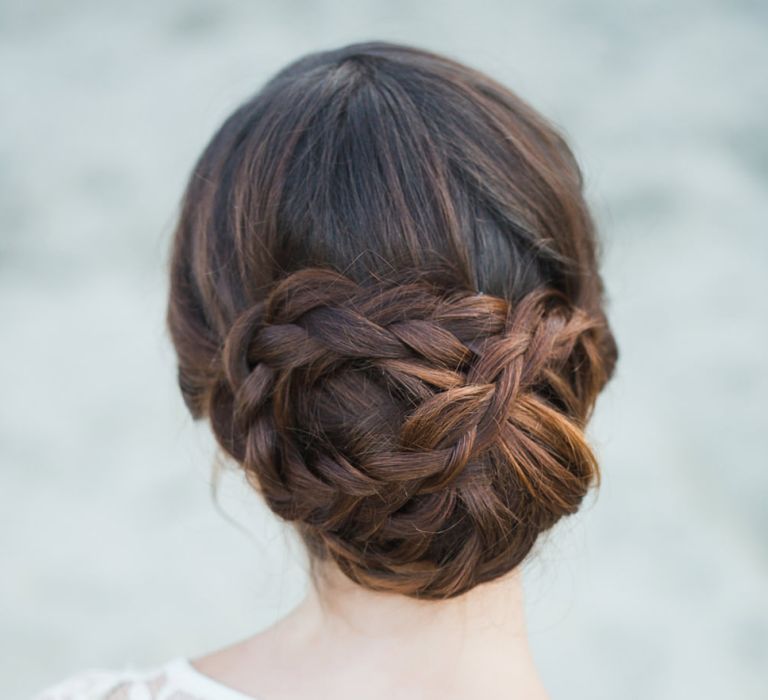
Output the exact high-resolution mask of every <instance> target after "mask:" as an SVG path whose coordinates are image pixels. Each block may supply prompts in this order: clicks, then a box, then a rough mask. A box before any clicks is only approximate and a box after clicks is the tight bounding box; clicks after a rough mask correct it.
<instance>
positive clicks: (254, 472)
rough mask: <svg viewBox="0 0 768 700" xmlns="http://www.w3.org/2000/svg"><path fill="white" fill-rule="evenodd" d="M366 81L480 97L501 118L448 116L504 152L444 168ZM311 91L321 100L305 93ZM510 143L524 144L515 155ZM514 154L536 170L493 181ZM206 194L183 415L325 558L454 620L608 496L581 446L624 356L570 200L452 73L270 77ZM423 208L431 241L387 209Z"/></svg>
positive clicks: (326, 66)
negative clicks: (435, 602) (469, 596)
mask: <svg viewBox="0 0 768 700" xmlns="http://www.w3.org/2000/svg"><path fill="white" fill-rule="evenodd" d="M382 66H383V67H382ZM377 68H378V69H380V70H381V71H382V74H383V75H384V76H385V78H386V80H387V81H389V83H391V82H392V80H393V78H392V76H393V75H397V73H396V71H395V68H397V69H398V70H402V71H405V72H406V73H408V71H410V73H408V75H409V76H410V78H411V79H413V76H414V75H417V76H418V75H423V74H424V73H425V72H426V73H429V76H430V78H431V80H432V81H433V83H434V82H435V81H438V78H441V79H442V80H443V82H445V81H446V78H445V75H444V74H445V72H446V71H448V70H450V71H453V73H452V77H451V82H450V83H448V84H447V93H451V92H452V91H455V90H456V85H459V86H462V87H464V88H466V89H469V88H468V87H467V86H469V87H472V89H473V90H475V92H476V94H477V95H481V96H483V97H484V99H485V101H486V103H487V104H485V107H484V108H485V112H482V111H481V113H480V114H479V115H477V114H475V113H474V112H472V111H471V110H475V109H476V107H475V106H472V107H471V109H470V108H469V107H467V106H465V105H462V106H461V109H460V110H459V114H456V115H453V116H454V117H455V119H456V121H462V122H463V129H464V139H465V141H467V143H465V144H464V146H465V147H467V148H468V147H469V146H473V147H475V149H477V147H478V144H480V145H483V146H487V147H488V148H489V149H490V148H491V147H492V146H494V145H495V146H496V147H497V148H498V149H500V153H490V154H489V152H487V151H482V152H481V153H477V154H475V157H476V158H477V159H478V161H477V162H467V161H466V159H465V160H463V161H459V160H457V158H458V156H456V157H455V158H453V159H452V157H451V156H450V155H446V153H447V152H449V151H450V146H451V144H450V143H449V141H448V139H447V138H445V134H442V135H441V134H440V133H439V131H438V133H437V134H432V133H431V130H434V129H437V127H433V126H432V125H431V124H430V125H427V124H426V122H424V121H423V116H424V112H425V110H426V111H428V110H427V108H426V107H422V108H420V109H415V108H413V105H412V100H411V102H408V101H406V100H405V99H403V100H402V101H401V102H400V103H399V104H400V105H401V109H402V111H401V112H397V111H396V110H394V108H393V107H392V105H391V101H392V99H393V98H392V92H391V91H392V89H393V88H391V86H390V87H389V88H388V89H389V92H387V95H388V97H387V99H386V100H384V102H383V103H380V102H379V101H377V100H372V99H371V95H372V94H378V93H376V92H375V90H374V88H375V86H376V81H375V75H376V73H375V69H377ZM430 71H431V72H430ZM307 75H309V76H310V77H311V78H312V85H313V86H314V87H313V88H312V89H314V90H315V91H316V94H315V96H314V98H315V102H313V101H312V100H310V101H309V103H304V102H302V99H305V98H306V96H305V95H304V93H302V92H301V91H300V90H299V89H298V88H299V86H303V88H305V90H309V89H310V88H309V87H307V86H308V83H306V84H305V83H304V82H302V80H303V79H304V78H306V76H307ZM323 78H325V80H326V83H327V84H326V83H324V82H323ZM385 78H382V80H384V79H385ZM345 81H346V82H345ZM389 83H388V84H389ZM438 83H439V81H438ZM398 84H399V83H398ZM402 84H403V85H405V86H410V87H412V85H411V83H410V82H409V81H407V80H403V81H402ZM478 84H479V85H480V87H482V88H483V89H482V90H481V89H480V88H479V87H478ZM318 85H319V86H318ZM339 86H342V87H339ZM431 87H432V89H433V91H434V84H432V85H431ZM403 89H405V88H403ZM334 90H335V91H336V92H334ZM345 90H346V92H345ZM501 91H503V92H501ZM340 92H341V94H342V96H343V100H342V98H341V97H340V96H339V93H340ZM287 93H289V94H290V96H291V99H292V100H294V101H295V104H292V111H291V110H290V109H288V108H287V107H286V105H285V104H283V102H282V101H281V100H285V99H288V98H287V97H286V94H287ZM447 93H446V94H447ZM489 95H490V97H489ZM363 96H366V99H367V100H368V101H367V102H365V101H364V100H363ZM356 97H357V98H358V99H359V101H358V102H357V103H355V102H354V100H355V99H356ZM379 97H381V96H380V95H379ZM410 97H411V98H413V95H410ZM445 99H446V100H448V98H447V97H446V98H445ZM340 100H341V102H342V103H343V105H344V108H343V109H342V107H341V106H340V105H339V104H337V103H338V102H339V101H340ZM305 102H306V99H305ZM353 104H357V106H358V108H361V107H360V105H361V104H365V105H367V109H371V108H372V107H375V108H376V111H375V116H376V117H380V116H381V114H382V110H383V111H384V112H387V110H389V112H387V113H389V114H390V115H394V116H393V117H392V118H393V120H394V121H395V122H398V123H399V120H402V121H404V122H408V127H409V129H408V131H409V133H410V132H412V131H413V130H414V129H416V130H418V129H421V130H423V132H424V133H423V134H422V136H423V137H424V139H426V138H427V136H431V137H432V140H431V141H430V142H429V147H427V145H425V144H426V143H427V142H426V141H424V142H422V141H420V140H418V139H417V141H415V142H414V143H419V144H420V146H421V148H420V150H418V151H417V152H415V153H414V152H413V151H412V149H411V150H410V151H408V150H400V149H399V148H398V149H396V150H395V151H393V150H392V148H387V146H388V145H389V146H391V145H392V144H391V143H390V142H386V143H385V142H383V141H380V136H377V135H375V134H373V133H372V132H370V133H369V132H368V131H367V129H368V128H369V127H367V126H364V124H365V122H364V121H362V120H359V119H357V118H356V115H357V113H356V112H355V110H354V109H353V108H352V105H353ZM452 104H453V103H451V102H450V101H448V102H447V105H444V107H445V109H443V111H442V113H441V119H442V122H441V123H442V124H443V126H442V128H443V129H444V130H445V131H446V133H447V131H450V128H449V127H451V126H452V124H451V116H452V114H451V109H450V107H451V106H452ZM500 104H501V105H503V108H502V107H500V106H499V105H500ZM481 106H482V105H481ZM414 109H415V111H414ZM468 109H469V110H470V113H469V115H468V114H467V113H465V112H466V110H468ZM454 111H455V110H454ZM286 114H287V115H289V116H285V115H286ZM342 114H343V115H345V116H344V117H343V118H342V117H341V116H339V115H342ZM294 115H296V116H295V117H294ZM334 115H336V118H338V119H339V120H340V121H339V122H338V123H337V122H335V121H334ZM359 116H360V115H357V117H359ZM470 116H471V117H472V118H473V119H474V121H473V120H472V119H469V117H470ZM460 117H464V118H463V120H462V119H460ZM502 117H504V118H505V119H506V120H507V121H508V122H510V123H511V124H510V125H504V124H502V122H501V121H500V120H501V119H502ZM301 118H304V119H306V120H307V121H306V122H305V123H304V125H303V126H302V127H300V128H298V127H297V126H296V124H295V121H296V119H299V121H300V119H301ZM420 120H422V121H420ZM283 122H285V123H284V124H283ZM281 124H282V125H283V126H285V131H284V132H282V131H280V125H281ZM446 124H447V126H446ZM261 125H263V126H261ZM334 125H335V127H334ZM521 125H522V126H521ZM380 126H381V125H380ZM332 127H334V128H332ZM384 127H386V124H385V125H384V126H381V128H382V129H384ZM396 127H397V124H395V125H394V126H391V130H392V132H393V133H394V134H395V137H396V138H395V137H391V139H390V141H392V142H397V144H399V145H402V144H401V141H402V140H403V139H406V137H407V134H406V133H405V132H404V131H402V129H400V130H398V128H396ZM502 127H503V129H507V130H508V131H509V130H511V129H513V127H514V128H515V129H517V130H516V131H514V133H515V134H516V135H517V136H516V140H514V142H513V144H512V145H511V146H510V145H509V144H510V139H507V140H506V141H504V140H500V139H499V137H498V133H497V132H498V131H499V129H500V128H502ZM523 127H524V128H523ZM313 129H316V130H317V131H313ZM334 129H335V130H334ZM473 129H474V131H475V132H476V133H474V134H473ZM361 130H362V131H361ZM384 130H386V129H384ZM456 133H458V132H456ZM296 134H303V135H304V136H307V140H306V142H305V141H301V140H298V141H297V140H296V138H297V136H296ZM361 134H362V135H367V137H369V138H370V139H372V144H373V145H371V144H366V143H365V142H364V140H361V139H362V135H361ZM492 134H496V135H495V136H494V137H493V141H492V142H491V143H486V142H487V141H488V139H490V138H491V135H492ZM531 134H533V136H531ZM309 137H313V138H309ZM526 138H528V141H526V140H525V139H526ZM249 141H251V142H252V144H253V148H254V149H255V151H253V152H250V151H249V150H248V148H247V147H246V144H247V143H248V142H249ZM469 142H471V143H469ZM376 144H378V150H377V148H375V146H376ZM281 145H282V147H283V151H282V152H281V153H282V155H281V156H280V158H282V160H281V159H278V161H277V162H275V159H276V158H277V156H276V155H275V154H276V153H277V152H278V150H279V149H278V146H281ZM355 149H358V150H357V151H356V150H355ZM359 149H362V151H360V150H359ZM503 149H508V150H509V149H511V151H512V152H511V155H510V154H509V153H508V154H507V156H506V157H508V158H509V159H510V162H515V163H518V166H519V164H520V163H521V162H522V163H524V164H525V168H523V169H522V171H521V170H520V167H518V170H517V171H510V172H509V173H508V174H503V172H502V171H500V170H499V169H498V168H497V167H495V165H494V161H493V159H494V158H496V159H498V158H501V159H502V160H503V159H504V151H503ZM369 151H371V152H369ZM363 152H365V154H367V156H368V157H367V158H363V157H362V153H363ZM393 154H396V155H397V159H395V157H394V155H393ZM486 156H487V157H488V158H487V160H483V159H484V158H486ZM371 159H373V160H371ZM338 163H345V167H344V168H341V169H340V168H339V167H338V165H337V164H338ZM297 164H300V166H301V167H300V168H298V166H297ZM372 165H375V167H373V169H372ZM535 165H536V166H538V170H534V169H533V168H534V166H535ZM459 166H462V167H463V171H462V170H461V168H460V167H459ZM356 168H357V169H356ZM557 168H560V169H559V170H558V169H557ZM479 171H484V172H485V173H486V175H487V176H488V177H487V178H486V179H487V180H488V182H490V185H493V178H496V179H499V178H503V177H506V178H508V180H509V181H508V182H507V183H506V186H507V193H506V194H499V193H497V195H496V196H497V197H506V198H507V200H508V201H507V200H505V201H503V202H502V201H495V202H494V201H493V199H492V197H491V193H489V192H488V191H486V192H485V193H484V194H483V192H482V191H481V190H480V189H478V188H477V187H474V188H473V187H470V186H469V185H468V184H467V183H468V182H469V181H470V180H471V177H474V178H475V180H478V179H479V177H478V175H479V174H482V172H479ZM408 172H410V173H411V174H412V175H413V177H411V178H405V177H404V176H403V173H408ZM461 172H463V173H464V175H461ZM515 172H517V173H518V174H517V175H516V174H515ZM457 173H458V175H457ZM519 173H522V174H519ZM246 174H247V176H246ZM416 174H418V175H419V177H416ZM196 175H198V176H199V177H193V179H192V181H191V183H190V187H189V188H188V191H187V196H186V198H185V204H184V209H183V211H182V217H181V219H180V223H179V227H178V229H177V234H176V241H175V247H174V254H173V258H172V278H171V297H170V305H169V316H168V318H169V325H170V329H171V333H172V337H173V339H174V343H175V346H176V349H177V352H178V356H179V383H180V386H181V389H182V393H183V395H184V398H185V400H186V403H187V405H188V406H189V408H190V410H191V412H192V414H193V415H194V416H196V417H203V416H207V417H209V418H210V421H211V425H212V427H213V431H214V433H215V435H216V438H217V440H218V441H219V443H220V444H221V446H222V447H223V448H224V449H225V450H226V451H227V453H228V454H229V455H231V457H232V458H234V459H235V460H236V461H237V462H238V463H239V464H241V465H242V467H243V468H244V469H245V471H246V474H247V475H248V477H249V479H251V480H252V482H253V483H254V485H256V486H257V487H258V489H259V490H260V492H261V493H262V494H263V496H264V498H265V500H266V502H267V504H268V505H269V507H270V508H271V509H272V510H273V511H274V512H275V513H276V514H277V515H279V516H280V517H282V518H284V519H285V520H287V521H290V522H293V523H295V524H296V526H297V528H298V530H299V532H300V533H301V535H302V537H303V539H304V540H305V542H306V543H307V545H308V548H309V551H310V553H311V555H312V556H313V557H315V558H317V559H331V560H333V561H334V562H335V563H336V565H337V566H338V567H339V568H340V569H341V571H342V572H344V573H345V574H346V575H347V576H348V577H349V578H350V579H352V580H353V581H355V582H357V583H359V584H361V585H363V586H366V587H368V588H371V589H374V590H383V591H392V592H398V593H401V594H405V595H409V596H415V597H421V598H448V597H452V596H456V595H459V594H461V593H463V592H465V591H467V590H469V589H471V588H472V587H474V586H476V585H477V584H479V583H482V582H484V581H489V580H492V579H494V578H497V577H499V576H501V575H503V574H505V573H507V572H509V571H510V570H512V569H513V568H515V567H516V566H517V565H518V564H519V563H520V562H521V561H522V560H523V559H524V558H525V556H526V555H527V554H528V552H529V551H530V550H531V548H532V546H533V544H534V543H535V541H536V539H537V537H538V535H539V534H540V533H541V532H542V531H544V530H546V529H547V528H549V527H551V526H552V525H553V524H554V523H555V522H557V520H558V519H559V518H560V517H562V516H564V515H567V514H570V513H573V512H575V511H576V510H577V508H578V506H579V504H580V502H581V501H582V499H583V497H584V495H585V493H586V492H587V490H588V489H589V487H590V486H591V485H592V484H593V483H594V482H595V481H596V480H597V477H598V465H597V462H596V459H595V456H594V454H593V453H592V450H591V449H590V447H589V445H588V444H587V442H586V440H585V437H584V428H585V426H586V423H587V421H588V419H589V416H590V414H591V412H592V409H593V406H594V402H595V399H596V397H597V395H598V394H599V392H600V391H601V389H602V388H603V386H604V385H605V384H606V382H607V381H608V380H609V378H610V376H611V374H612V372H613V368H614V364H615V362H616V358H617V350H616V345H615V341H614V339H613V336H612V334H611V331H610V328H609V326H608V323H607V320H606V317H605V314H604V312H603V308H602V285H601V281H600V279H599V275H598V274H597V269H596V260H595V251H594V240H593V237H592V229H591V220H590V218H589V215H588V212H587V211H586V207H585V205H584V203H583V199H582V198H581V195H580V184H581V176H580V174H579V173H578V168H577V166H576V165H575V162H574V161H573V159H572V156H571V155H570V151H568V150H567V147H566V146H565V145H564V142H563V141H562V140H561V139H560V138H559V136H558V135H557V133H556V132H555V131H554V130H552V129H551V128H550V127H548V126H546V125H545V124H544V123H543V122H542V121H541V118H540V117H538V115H536V113H535V112H533V111H532V110H530V108H529V107H527V105H525V104H524V103H522V102H520V101H518V99H517V98H515V97H514V96H511V93H508V92H507V91H504V90H503V88H500V87H499V86H497V85H496V84H495V83H492V82H490V81H489V79H487V78H485V77H484V76H480V75H479V74H477V73H474V72H471V71H469V69H466V68H464V67H461V66H458V64H454V63H452V62H449V61H448V60H447V59H442V58H440V57H435V56H434V55H432V54H426V53H424V52H417V51H415V50H413V49H407V48H404V47H392V46H390V45H384V44H374V45H365V46H363V47H360V46H357V47H347V48H345V49H343V50H340V51H339V52H329V53H328V54H321V55H319V56H313V57H309V58H307V59H304V62H303V63H302V62H299V63H297V64H295V65H294V66H293V67H290V68H289V69H286V71H284V72H283V73H281V74H280V75H278V77H277V78H275V80H274V81H273V82H272V83H270V85H269V86H267V88H265V90H264V91H263V93H261V95H260V96H257V98H254V100H253V101H252V102H250V103H247V104H246V105H245V106H244V107H242V108H241V109H240V110H239V111H238V112H237V113H236V114H235V115H233V117H231V118H230V120H229V121H228V122H227V123H226V124H225V125H224V127H222V130H221V131H220V132H219V134H217V136H216V137H215V138H214V140H213V141H212V143H211V145H209V147H208V149H207V151H206V153H205V154H204V156H203V158H202V159H201V161H200V163H198V166H197V168H196ZM253 178H255V180H254V179H253ZM345 186H346V189H344V188H345ZM478 187H479V186H478ZM384 194H386V195H387V196H388V197H390V200H388V199H387V198H386V197H385V196H383V195H384ZM409 196H412V197H413V198H414V199H415V200H417V201H419V202H420V203H421V205H422V207H423V209H422V210H421V211H420V213H419V215H418V216H419V218H418V221H416V220H414V219H413V218H412V217H413V216H414V214H413V212H414V211H416V210H415V209H413V208H412V207H411V206H407V207H403V208H399V206H400V204H403V203H407V202H406V200H407V198H408V197H409ZM334 197H335V198H336V199H334ZM514 197H517V200H515V199H514ZM399 200H403V201H402V202H399ZM334 202H337V203H336V204H334ZM502 205H503V206H502ZM504 207H506V208H507V209H508V210H509V212H510V213H509V217H511V218H510V219H509V220H507V222H506V223H505V219H504V216H503V212H504ZM484 214H485V216H484ZM398 217H399V219H398ZM526 217H527V219H526ZM512 218H514V219H515V221H514V222H513V221H512V220H511V219H512ZM253 222H258V224H254V223H253ZM393 222H395V223H393ZM492 222H495V223H493V224H492ZM361 223H365V224H367V226H368V228H359V229H355V228H353V226H352V224H357V225H359V224H361ZM416 223H418V224H419V226H416V225H415V224H416ZM441 227H442V228H441ZM352 230H361V231H364V232H365V233H363V234H360V235H359V237H358V238H355V236H354V235H352V234H350V231H352ZM441 232H442V233H441ZM547 232H552V236H551V237H550V236H549V235H548V234H547ZM299 242H300V243H301V245H298V243H299ZM489 249H490V252H491V253H492V255H490V256H489ZM480 283H482V288H484V289H486V290H487V293H485V294H483V293H479V292H478V291H477V290H478V287H479V286H480Z"/></svg>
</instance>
